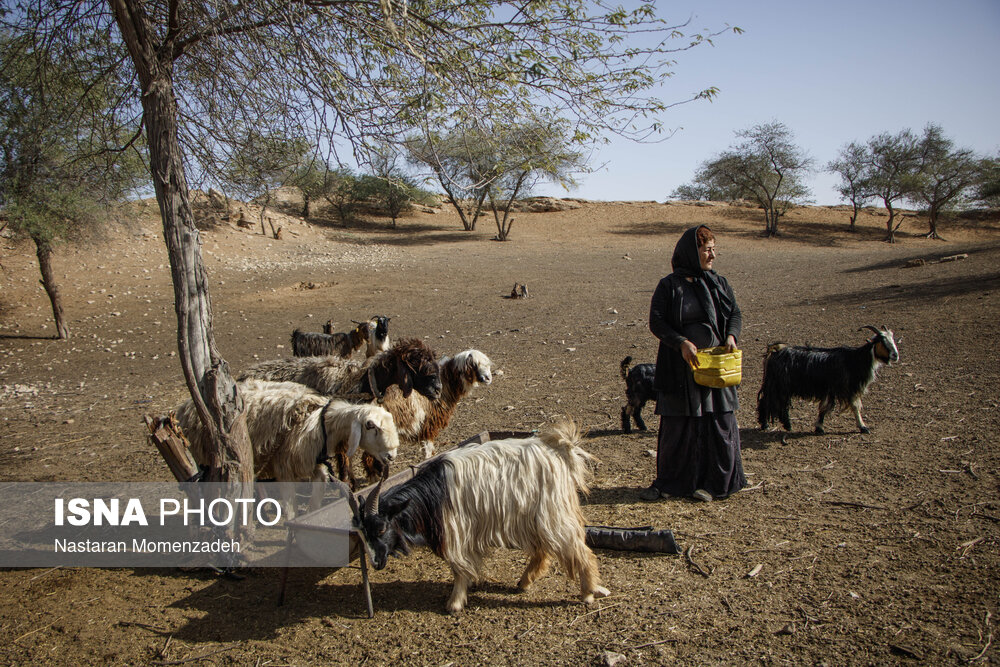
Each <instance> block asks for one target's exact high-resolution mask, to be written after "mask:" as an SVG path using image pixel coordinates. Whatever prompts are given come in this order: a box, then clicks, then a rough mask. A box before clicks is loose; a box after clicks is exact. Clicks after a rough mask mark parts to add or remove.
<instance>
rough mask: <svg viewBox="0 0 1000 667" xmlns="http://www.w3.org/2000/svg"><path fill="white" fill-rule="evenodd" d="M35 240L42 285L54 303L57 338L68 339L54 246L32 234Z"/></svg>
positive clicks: (53, 315)
mask: <svg viewBox="0 0 1000 667" xmlns="http://www.w3.org/2000/svg"><path fill="white" fill-rule="evenodd" d="M31 240H32V241H34V242H35V254H36V255H37V256H38V270H39V271H41V273H42V279H41V281H40V282H41V283H42V287H44V288H45V293H46V294H48V295H49V301H50V302H51V303H52V318H53V319H54V320H55V323H56V338H58V339H59V340H66V339H67V338H69V326H68V325H67V324H66V316H65V315H64V313H63V307H62V295H61V294H60V293H59V285H57V284H56V277H55V273H54V272H53V271H52V246H51V245H50V244H49V242H48V241H46V240H45V239H43V238H40V237H38V236H32V237H31Z"/></svg>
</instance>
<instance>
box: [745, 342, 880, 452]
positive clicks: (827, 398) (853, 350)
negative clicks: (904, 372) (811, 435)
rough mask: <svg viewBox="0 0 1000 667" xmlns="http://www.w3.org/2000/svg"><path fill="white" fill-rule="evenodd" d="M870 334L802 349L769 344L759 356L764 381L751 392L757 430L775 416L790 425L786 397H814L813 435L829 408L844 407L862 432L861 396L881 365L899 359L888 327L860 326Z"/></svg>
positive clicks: (765, 426)
mask: <svg viewBox="0 0 1000 667" xmlns="http://www.w3.org/2000/svg"><path fill="white" fill-rule="evenodd" d="M863 329H870V330H871V331H872V332H873V333H874V334H875V336H874V337H873V338H871V339H870V340H869V341H868V342H866V343H865V344H864V345H862V346H861V347H826V348H824V347H802V346H797V345H785V344H784V343H773V344H771V345H768V347H767V356H766V358H765V359H764V381H763V384H762V385H761V388H760V391H759V392H758V393H757V421H758V422H759V423H760V427H761V428H762V429H766V428H767V427H768V426H769V425H770V424H771V422H773V421H775V420H778V421H780V422H781V425H782V426H784V427H785V430H786V431H790V430H791V429H792V425H791V420H790V419H789V416H788V408H789V405H790V403H791V401H792V397H795V396H798V397H799V398H804V399H807V400H811V401H819V415H818V416H817V417H816V433H823V432H824V431H823V420H824V419H825V418H826V416H827V415H828V414H829V413H830V411H831V410H833V408H834V406H836V405H838V404H839V405H840V406H841V407H847V406H850V407H851V409H852V410H853V411H854V418H855V420H857V423H858V429H859V430H860V431H861V432H862V433H868V432H869V430H868V427H867V426H865V422H864V420H863V419H862V418H861V397H862V396H863V395H864V393H865V392H866V391H867V390H868V385H869V384H871V382H872V380H874V379H875V376H876V374H877V372H878V369H879V367H881V366H882V365H883V364H885V365H888V364H890V363H892V362H894V361H899V350H897V349H896V341H895V339H894V338H893V335H892V331H891V330H889V329H887V328H886V327H884V326H883V327H882V329H881V330H879V329H876V328H875V327H873V326H864V327H861V329H858V331H862V330H863Z"/></svg>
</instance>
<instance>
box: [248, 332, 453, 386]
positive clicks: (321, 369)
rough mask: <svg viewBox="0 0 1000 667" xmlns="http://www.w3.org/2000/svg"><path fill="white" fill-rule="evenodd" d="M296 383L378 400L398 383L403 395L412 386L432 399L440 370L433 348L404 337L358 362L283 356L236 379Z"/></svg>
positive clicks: (249, 369)
mask: <svg viewBox="0 0 1000 667" xmlns="http://www.w3.org/2000/svg"><path fill="white" fill-rule="evenodd" d="M249 379H258V380H273V381H277V382H298V383H301V384H304V385H306V386H308V387H312V388H313V389H315V390H316V391H318V392H319V393H321V394H326V395H327V396H337V397H340V398H352V399H353V398H358V397H371V398H374V399H376V400H381V399H382V398H383V397H384V395H385V391H386V389H388V388H389V387H390V386H391V385H394V384H398V385H399V388H400V391H402V394H403V396H409V395H410V393H411V392H412V391H413V390H414V389H415V390H416V391H418V392H419V393H421V394H423V395H424V396H426V397H427V398H429V399H431V400H434V399H435V398H437V397H438V396H439V395H440V394H441V371H440V367H439V366H438V363H437V360H436V359H435V358H434V351H433V350H431V349H430V348H429V347H428V346H427V345H426V344H425V343H424V342H423V341H421V340H418V339H416V338H404V339H402V340H399V341H397V342H396V344H395V345H393V346H392V347H391V348H389V349H388V350H386V351H385V352H380V353H379V354H377V355H375V356H374V357H369V358H368V359H365V360H364V362H361V363H358V362H353V361H348V360H347V359H340V358H338V357H334V356H325V357H286V358H284V359H276V360H274V361H264V362H261V363H259V364H256V365H254V366H251V367H250V368H248V369H247V370H245V371H243V373H241V374H240V375H239V377H238V378H237V380H249Z"/></svg>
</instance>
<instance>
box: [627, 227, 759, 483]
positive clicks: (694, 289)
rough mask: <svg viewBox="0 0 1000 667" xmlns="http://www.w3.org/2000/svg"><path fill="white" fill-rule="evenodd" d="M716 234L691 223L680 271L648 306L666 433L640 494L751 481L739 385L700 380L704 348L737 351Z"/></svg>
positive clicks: (733, 309)
mask: <svg viewBox="0 0 1000 667" xmlns="http://www.w3.org/2000/svg"><path fill="white" fill-rule="evenodd" d="M714 263H715V235H714V234H713V233H712V230H710V229H709V228H708V227H706V226H704V225H701V226H698V227H692V228H691V229H688V230H687V231H686V232H684V234H683V235H682V236H681V238H680V240H679V241H678V242H677V246H676V247H675V248H674V255H673V258H672V259H671V265H672V266H673V269H674V272H673V273H671V274H670V275H669V276H667V277H665V278H663V279H662V280H660V282H659V284H658V285H657V286H656V291H655V292H654V293H653V300H652V303H651V304H650V307H649V329H650V331H652V332H653V335H654V336H656V337H657V338H658V339H659V340H660V347H659V351H658V352H657V355H656V375H655V378H654V381H653V386H654V388H655V389H656V391H657V400H656V414H658V415H660V434H659V442H658V447H657V453H656V479H655V480H654V481H653V484H652V486H650V487H649V488H648V489H643V490H642V491H641V492H640V494H639V497H640V498H642V499H643V500H656V499H657V498H660V497H666V496H685V497H692V498H696V499H698V500H706V501H707V500H712V499H714V498H725V497H727V496H729V495H731V494H733V493H735V492H737V491H739V490H740V489H742V488H743V487H744V486H746V477H745V476H744V474H743V461H742V459H741V458H740V430H739V427H738V426H737V424H736V416H735V412H736V409H737V407H738V402H737V396H736V387H726V388H724V389H711V388H708V387H703V386H701V385H699V384H697V383H695V381H694V374H693V373H692V371H691V367H692V366H695V367H697V366H698V359H697V356H696V355H695V353H696V352H697V351H698V349H699V348H706V347H716V346H718V345H725V346H726V348H727V349H728V350H729V351H733V350H735V349H736V341H737V339H738V338H739V335H740V328H741V326H742V323H743V319H742V317H741V315H740V308H739V306H738V305H737V304H736V298H735V297H734V296H733V290H732V288H731V287H730V286H729V283H728V282H727V281H726V279H725V278H723V277H722V276H720V275H719V274H717V273H716V272H715V271H714V270H712V266H713V264H714Z"/></svg>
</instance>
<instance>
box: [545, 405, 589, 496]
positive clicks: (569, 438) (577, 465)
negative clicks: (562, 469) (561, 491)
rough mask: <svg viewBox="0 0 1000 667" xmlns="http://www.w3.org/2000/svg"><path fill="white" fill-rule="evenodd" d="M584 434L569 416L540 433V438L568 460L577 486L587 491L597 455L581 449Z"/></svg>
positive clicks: (567, 462) (567, 463)
mask: <svg viewBox="0 0 1000 667" xmlns="http://www.w3.org/2000/svg"><path fill="white" fill-rule="evenodd" d="M583 436H584V433H583V432H582V431H581V430H580V427H579V426H578V425H577V423H576V422H575V421H573V420H572V419H569V418H565V419H561V420H560V421H557V422H556V423H554V424H552V425H550V426H548V427H546V428H544V429H542V431H541V432H540V433H539V434H538V438H539V440H541V441H542V442H543V443H544V444H545V445H547V446H548V447H550V448H552V449H553V450H554V451H555V452H556V453H558V454H559V456H560V457H561V458H562V459H563V460H564V461H565V462H566V465H567V466H568V467H569V471H570V475H571V477H572V478H573V482H574V483H575V484H576V488H577V489H579V490H580V491H582V492H583V493H587V492H588V491H590V480H591V477H592V475H593V473H592V471H591V468H590V464H591V462H596V461H597V457H595V456H594V455H593V454H590V453H589V452H587V451H584V450H583V449H580V444H581V443H582V442H583Z"/></svg>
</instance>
